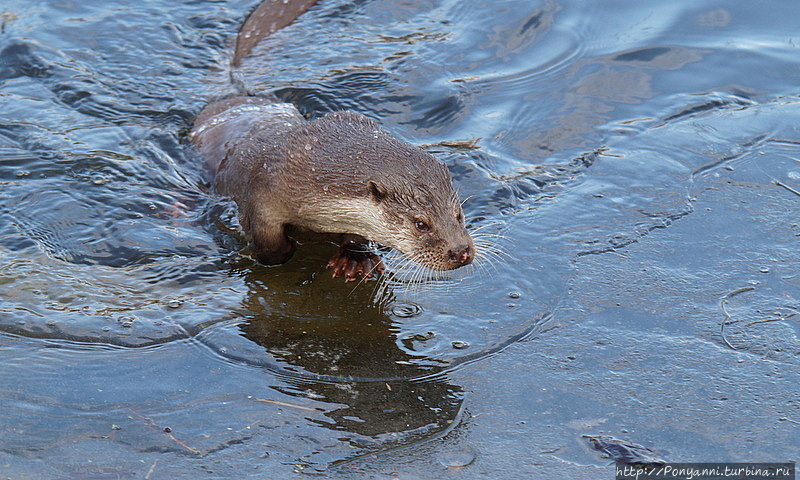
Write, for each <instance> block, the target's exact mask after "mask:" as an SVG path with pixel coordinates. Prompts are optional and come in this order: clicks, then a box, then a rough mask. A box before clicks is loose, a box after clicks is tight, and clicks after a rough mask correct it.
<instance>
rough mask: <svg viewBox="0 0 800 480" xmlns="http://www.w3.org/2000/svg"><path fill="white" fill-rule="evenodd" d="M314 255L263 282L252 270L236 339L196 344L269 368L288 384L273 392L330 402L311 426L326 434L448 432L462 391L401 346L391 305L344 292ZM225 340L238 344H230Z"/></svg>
mask: <svg viewBox="0 0 800 480" xmlns="http://www.w3.org/2000/svg"><path fill="white" fill-rule="evenodd" d="M309 250H310V249H309ZM318 250H319V251H318V252H314V254H309V253H311V252H307V254H306V255H303V256H302V260H300V261H301V262H306V263H305V265H307V266H308V268H302V269H300V270H299V272H298V274H295V275H292V274H291V273H290V272H283V273H282V274H281V275H276V274H274V273H273V274H271V275H272V276H271V277H268V276H267V275H270V271H271V270H272V269H269V268H256V269H254V270H252V271H251V272H249V273H248V274H247V275H246V277H245V282H246V284H247V286H248V289H249V293H248V295H247V296H246V298H245V299H244V301H243V305H242V310H243V311H242V314H243V316H244V318H246V322H244V323H242V324H240V325H239V326H238V328H239V329H240V334H241V336H238V340H236V339H234V340H232V339H231V338H230V337H231V336H228V337H225V336H224V335H220V332H219V331H218V332H216V334H215V333H214V332H208V333H207V334H206V335H201V339H202V340H203V341H204V343H206V344H207V345H209V346H211V347H212V348H214V349H215V350H216V351H217V352H218V353H220V354H222V355H223V356H225V357H226V358H228V359H231V358H235V359H236V360H238V361H242V362H245V363H248V364H253V363H256V364H260V365H263V366H265V367H267V368H269V369H270V370H274V371H275V372H276V373H277V374H278V375H279V376H280V377H282V380H284V381H285V382H286V384H288V385H290V386H291V387H275V388H276V389H277V390H279V391H281V392H282V393H285V394H287V395H292V396H302V397H307V398H311V399H313V400H317V401H322V402H326V403H328V404H331V406H332V408H331V409H330V410H326V411H325V413H324V415H325V416H326V417H327V418H328V419H330V421H328V422H324V421H319V420H317V422H318V423H319V424H320V425H323V426H325V427H327V428H330V429H333V430H341V431H345V432H351V433H354V434H358V435H363V436H368V437H372V438H373V439H374V440H376V441H379V442H381V443H382V444H383V443H384V442H389V443H390V444H394V443H397V442H400V443H406V442H407V441H411V440H416V439H419V437H420V436H422V437H428V436H430V435H434V434H437V433H439V432H442V431H443V430H445V429H447V428H448V427H449V426H450V425H451V424H452V423H453V421H454V420H455V418H456V416H457V414H458V412H459V409H460V407H461V403H462V400H463V395H462V390H461V388H460V387H459V386H457V385H452V384H450V383H449V382H448V379H447V378H446V377H445V376H444V375H439V374H441V373H442V372H443V370H444V369H445V368H446V367H447V364H446V363H445V362H443V361H437V360H436V359H433V358H426V357H425V356H422V355H419V354H416V355H415V354H413V353H411V352H409V351H407V350H406V349H405V348H404V347H403V346H402V343H401V342H398V341H397V338H396V333H397V329H396V328H395V327H394V326H393V323H392V321H391V319H390V318H389V316H388V315H387V313H386V311H385V310H384V308H387V307H384V306H376V305H374V304H373V303H372V302H371V300H372V298H371V297H372V287H371V285H361V286H360V287H361V288H358V287H356V288H355V289H354V290H352V292H351V294H350V295H348V296H343V295H342V288H341V280H338V281H337V280H333V279H330V278H329V273H328V272H327V271H319V270H318V269H319V267H317V266H315V265H322V264H323V260H324V258H326V255H327V253H328V252H326V251H324V250H325V249H324V248H323V249H318ZM295 271H297V270H295ZM308 272H312V273H311V274H309V273H308ZM242 337H244V339H246V340H247V341H249V342H248V343H250V345H244V344H243V342H242V340H243V339H242ZM231 341H233V342H236V346H235V348H234V347H231V348H228V347H227V346H226V343H227V342H231ZM251 342H252V343H251ZM253 344H255V345H253ZM265 353H266V355H265ZM362 441H363V440H361V441H358V440H357V441H356V443H360V442H362Z"/></svg>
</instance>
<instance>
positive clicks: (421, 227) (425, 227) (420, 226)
mask: <svg viewBox="0 0 800 480" xmlns="http://www.w3.org/2000/svg"><path fill="white" fill-rule="evenodd" d="M414 226H415V227H417V230H419V231H420V232H422V233H425V232H428V231H430V229H431V227H430V226H429V225H428V224H427V223H425V222H423V221H422V220H417V221H416V222H414Z"/></svg>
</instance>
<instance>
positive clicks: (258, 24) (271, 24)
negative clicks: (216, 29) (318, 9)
mask: <svg viewBox="0 0 800 480" xmlns="http://www.w3.org/2000/svg"><path fill="white" fill-rule="evenodd" d="M316 2H317V0H265V1H264V2H263V3H262V4H261V5H259V6H258V8H256V9H255V10H254V11H253V13H251V14H250V16H248V17H247V20H245V22H244V24H243V25H242V28H241V30H239V35H238V36H237V37H236V48H235V49H234V52H233V59H232V60H231V65H232V66H233V67H234V68H235V67H238V66H239V64H240V63H241V61H242V58H244V57H245V56H247V54H248V53H250V50H252V49H253V47H255V46H256V44H257V43H258V42H259V41H261V39H262V38H264V37H268V36H269V35H271V34H273V33H274V32H276V31H278V30H280V29H281V28H283V27H285V26H286V25H289V24H290V23H292V22H293V21H294V19H296V18H297V17H299V16H300V15H302V14H303V12H305V11H306V10H308V8H309V7H310V6H311V5H314V4H315V3H316Z"/></svg>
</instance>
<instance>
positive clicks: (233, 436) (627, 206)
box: [0, 0, 800, 479]
mask: <svg viewBox="0 0 800 480" xmlns="http://www.w3.org/2000/svg"><path fill="white" fill-rule="evenodd" d="M254 7H255V3H253V2H248V1H234V2H213V1H204V2H180V1H179V2H164V1H161V0H152V1H147V2H144V3H142V4H141V5H137V6H135V7H132V6H127V5H125V4H123V3H121V2H120V3H109V2H98V1H84V2H77V3H72V2H49V1H33V2H21V1H18V0H10V1H7V2H5V3H4V4H3V6H2V7H0V15H2V17H1V18H2V22H3V29H2V33H0V186H1V187H0V217H2V220H1V221H0V287H2V289H0V295H1V296H2V297H1V298H2V302H1V303H0V362H2V364H3V371H2V372H3V373H2V374H0V402H2V404H3V405H4V407H5V408H4V409H3V413H0V438H2V442H0V473H2V474H3V475H5V476H6V477H8V478H14V479H17V478H171V479H175V478H251V477H252V478H263V477H264V476H269V477H275V478H291V477H292V476H293V475H298V476H299V475H303V474H304V473H322V472H324V475H325V476H326V477H330V478H337V477H341V478H348V477H351V476H355V477H361V476H364V475H369V476H371V477H372V478H395V477H399V478H449V477H458V478H487V477H489V478H515V477H525V478H575V479H583V478H585V479H596V478H601V477H608V478H611V475H612V474H613V470H612V469H611V467H610V466H609V460H608V459H607V458H603V457H602V456H601V454H600V453H599V452H597V451H595V450H593V449H592V448H591V446H590V444H589V443H588V442H587V441H586V438H585V437H584V435H609V436H613V437H615V438H618V439H620V440H623V441H626V442H630V443H634V444H638V445H643V446H646V447H648V448H651V449H653V450H654V451H655V452H656V453H657V455H658V456H659V457H660V458H663V459H666V460H669V461H676V462H677V461H685V462H689V461H695V462H703V461H796V460H797V459H798V457H800V424H798V422H800V398H798V390H797V385H798V384H800V364H799V363H798V358H800V356H799V355H798V353H800V343H799V342H798V330H800V328H799V325H800V324H799V323H798V319H800V316H799V315H798V310H799V309H800V276H798V265H800V258H799V257H800V253H798V252H799V251H800V249H798V245H800V226H798V225H800V219H798V215H797V211H798V205H799V203H798V202H800V160H798V158H800V154H799V153H800V152H799V150H800V146H799V145H800V143H798V142H799V141H800V135H798V131H797V125H799V124H800V107H799V106H798V105H799V104H798V97H797V93H798V92H797V85H798V77H799V76H800V62H799V61H798V58H800V56H798V53H800V52H799V51H798V48H797V46H796V45H797V43H798V41H799V40H798V38H797V37H796V30H797V29H796V22H795V20H794V19H796V18H798V15H800V7H798V6H797V5H796V4H795V3H794V2H789V1H776V2H770V3H769V6H766V5H761V4H746V3H741V4H736V5H730V4H729V3H728V2H719V1H710V0H709V1H704V2H699V3H698V2H670V3H669V4H664V5H651V4H632V3H630V2H615V1H602V2H578V1H575V2H569V1H566V2H557V1H543V2H527V3H525V4H524V5H523V4H520V3H519V2H502V1H501V2H492V3H489V4H486V3H481V2H471V1H467V2H455V1H443V2H412V3H409V2H396V1H392V0H386V1H384V0H373V1H364V2H356V3H351V2H339V1H325V0H322V1H320V3H319V5H316V6H315V7H313V8H312V9H311V10H309V11H308V12H307V13H306V14H305V15H303V16H302V17H301V19H300V20H299V21H297V22H296V23H294V24H293V25H291V26H289V27H287V28H286V29H284V30H282V31H280V32H278V33H276V34H275V35H274V36H272V37H270V38H269V39H267V40H266V41H264V42H262V44H260V45H259V47H258V48H257V49H256V52H255V55H254V56H252V57H250V58H249V59H247V60H246V61H245V62H244V63H243V66H242V68H241V70H240V71H239V72H238V75H239V77H240V78H241V80H242V81H243V83H244V84H245V85H246V86H247V88H248V89H249V90H250V91H252V92H254V93H259V92H267V91H277V93H278V94H279V95H280V96H281V97H283V98H285V99H287V100H289V101H293V102H295V103H296V104H297V105H298V107H299V108H300V109H301V111H302V112H303V113H304V114H306V115H308V116H310V117H313V116H318V115H322V114H324V113H326V112H328V111H333V110H339V109H352V110H355V111H358V112H360V113H363V114H365V115H368V116H370V117H372V118H374V119H376V120H378V121H379V122H380V123H381V124H382V125H383V126H384V127H385V128H387V129H388V130H390V131H391V132H393V133H394V134H396V135H398V136H400V137H402V138H405V139H407V140H409V141H411V142H413V143H416V144H421V145H426V148H428V149H429V150H430V151H432V152H433V153H435V154H436V155H437V156H438V158H440V159H441V160H442V161H443V162H445V163H446V164H447V165H448V167H449V168H450V170H451V173H452V175H453V178H454V182H455V184H456V186H457V188H458V190H459V192H460V195H461V196H462V198H464V199H466V202H465V213H466V214H467V217H468V218H469V220H470V226H471V228H476V229H482V231H486V232H491V234H493V235H498V237H497V239H498V242H499V243H500V245H501V246H502V248H503V249H504V250H505V251H506V252H507V253H508V255H505V256H502V257H500V258H495V259H493V260H492V261H491V262H489V263H487V264H484V267H485V268H476V269H472V270H469V271H466V272H463V273H460V274H458V275H455V276H453V278H451V279H449V280H444V281H437V282H432V283H431V284H429V285H423V286H411V287H409V286H404V285H402V284H401V285H396V286H394V287H393V288H392V289H391V291H390V293H391V296H390V297H389V298H388V299H385V301H383V302H378V303H376V302H374V301H373V297H374V295H373V292H374V290H373V285H371V284H367V285H358V286H355V288H354V286H353V285H352V284H349V285H345V284H344V283H343V282H341V281H336V280H333V279H331V278H329V272H327V271H326V270H325V269H324V265H325V262H326V259H327V257H328V256H329V255H330V254H331V253H332V252H333V250H334V249H335V246H333V245H329V244H327V243H326V242H324V241H309V242H307V243H306V244H304V245H303V246H302V247H301V249H300V250H299V251H298V254H297V255H296V256H295V258H294V259H292V261H290V262H289V263H287V264H285V265H282V266H279V267H272V268H267V267H263V266H259V265H258V264H257V263H255V262H254V261H253V260H252V259H251V258H250V257H249V256H248V255H247V250H246V245H245V244H244V241H243V238H242V236H241V235H240V234H239V233H238V231H237V223H236V213H235V206H234V205H233V204H231V203H230V202H229V201H227V200H225V199H222V198H218V197H215V196H214V195H212V194H211V193H209V191H208V188H207V186H206V185H207V184H206V178H205V176H204V172H203V171H202V169H201V168H200V163H199V162H198V159H197V158H196V156H195V155H194V154H193V153H192V151H191V149H189V148H188V146H187V145H186V133H187V131H188V128H189V127H190V126H191V122H192V120H193V118H194V116H195V115H196V114H197V113H198V112H199V111H200V110H201V109H202V107H203V106H204V105H205V104H206V103H207V102H208V101H209V99H211V98H214V97H215V96H218V95H222V94H225V93H228V92H230V91H231V86H230V84H229V81H228V78H229V75H228V73H229V72H228V67H227V62H228V59H229V58H230V52H231V49H230V46H231V41H232V39H233V36H234V35H235V32H236V30H237V28H238V26H239V25H240V24H241V22H242V20H243V18H244V17H245V16H246V14H247V13H248V12H249V11H250V10H251V9H252V8H254ZM473 144H474V146H475V147H477V148H473V147H471V146H470V145H473Z"/></svg>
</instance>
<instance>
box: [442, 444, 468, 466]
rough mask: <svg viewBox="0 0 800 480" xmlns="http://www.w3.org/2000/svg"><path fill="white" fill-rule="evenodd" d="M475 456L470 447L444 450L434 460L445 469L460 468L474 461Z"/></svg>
mask: <svg viewBox="0 0 800 480" xmlns="http://www.w3.org/2000/svg"><path fill="white" fill-rule="evenodd" d="M476 457H477V454H476V452H475V449H473V448H472V447H470V446H463V447H456V448H450V449H446V450H445V451H443V452H441V453H439V454H438V455H437V456H436V459H437V460H439V463H441V464H442V465H444V466H445V467H447V468H462V467H466V466H467V465H470V464H471V463H472V462H474V461H475V458H476Z"/></svg>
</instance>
